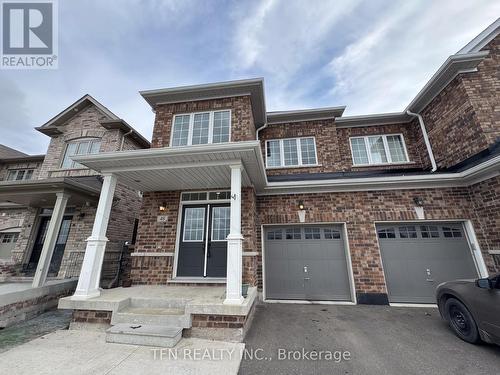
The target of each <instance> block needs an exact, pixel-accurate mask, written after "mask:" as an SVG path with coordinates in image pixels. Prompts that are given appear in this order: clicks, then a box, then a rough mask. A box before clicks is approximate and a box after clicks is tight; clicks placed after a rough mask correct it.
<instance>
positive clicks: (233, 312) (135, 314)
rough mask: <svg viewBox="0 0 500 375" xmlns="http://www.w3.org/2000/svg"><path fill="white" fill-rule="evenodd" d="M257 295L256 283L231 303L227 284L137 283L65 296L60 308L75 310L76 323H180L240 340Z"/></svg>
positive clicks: (195, 333)
mask: <svg viewBox="0 0 500 375" xmlns="http://www.w3.org/2000/svg"><path fill="white" fill-rule="evenodd" d="M256 299H257V288H256V287H250V288H249V289H248V292H247V294H246V296H245V297H244V298H243V301H242V303H241V304H238V305H231V304H227V303H224V302H225V300H226V288H225V286H185V285H183V286H180V285H168V286H164V285H137V286H132V287H129V288H123V287H120V288H114V289H106V290H102V291H101V293H100V295H99V296H97V297H94V298H90V299H86V300H79V299H74V298H72V297H71V296H69V297H65V298H61V299H60V300H59V308H60V309H73V310H74V313H73V321H72V323H71V325H70V329H93V330H96V329H97V330H108V334H110V333H111V334H113V331H112V329H113V328H115V327H116V326H118V327H120V326H126V325H128V326H130V325H133V324H135V325H137V326H141V325H143V326H144V327H147V326H151V327H153V329H156V330H157V331H161V328H160V327H168V328H180V329H181V335H182V336H183V337H197V338H207V339H217V340H227V341H236V342H239V341H242V340H243V338H244V336H245V333H246V331H247V329H248V327H249V326H250V323H251V319H252V317H253V310H254V307H255V302H256ZM111 326H115V327H113V328H111V329H110V327H111ZM155 327H156V328H155ZM138 328H141V327H138ZM123 329H124V328H123V327H122V330H123ZM122 332H123V331H122ZM179 338H180V337H179ZM143 344H144V345H148V341H145V342H144V343H143Z"/></svg>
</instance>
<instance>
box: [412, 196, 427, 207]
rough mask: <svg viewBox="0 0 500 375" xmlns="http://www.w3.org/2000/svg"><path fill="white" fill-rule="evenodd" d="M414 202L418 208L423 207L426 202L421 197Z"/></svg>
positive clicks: (414, 199)
mask: <svg viewBox="0 0 500 375" xmlns="http://www.w3.org/2000/svg"><path fill="white" fill-rule="evenodd" d="M413 202H414V203H415V206H417V207H422V206H423V205H424V200H423V199H422V198H421V197H415V198H413Z"/></svg>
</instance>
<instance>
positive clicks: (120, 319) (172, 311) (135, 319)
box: [111, 306, 191, 328]
mask: <svg viewBox="0 0 500 375" xmlns="http://www.w3.org/2000/svg"><path fill="white" fill-rule="evenodd" d="M122 323H128V324H148V325H149V324H152V325H157V326H164V327H180V328H190V327H191V314H186V313H185V312H184V309H179V308H172V307H166V308H151V307H131V306H130V307H125V308H123V309H121V310H120V311H117V312H114V313H113V315H112V317H111V324H122Z"/></svg>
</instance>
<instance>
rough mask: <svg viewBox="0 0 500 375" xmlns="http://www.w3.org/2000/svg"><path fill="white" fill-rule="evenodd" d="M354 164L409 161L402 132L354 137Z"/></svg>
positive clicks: (352, 139)
mask: <svg viewBox="0 0 500 375" xmlns="http://www.w3.org/2000/svg"><path fill="white" fill-rule="evenodd" d="M350 142H351V151H352V161H353V164H354V165H372V164H375V165H376V164H391V163H407V162H408V161H409V160H408V153H407V152H406V146H405V143H404V139H403V136H402V135H401V134H390V135H370V136H365V137H352V138H351V139H350Z"/></svg>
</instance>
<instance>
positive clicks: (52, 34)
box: [1, 0, 58, 69]
mask: <svg viewBox="0 0 500 375" xmlns="http://www.w3.org/2000/svg"><path fill="white" fill-rule="evenodd" d="M1 5H2V6H1V13H2V15H1V19H2V30H1V32H2V38H1V40H2V49H1V52H2V55H1V67H2V68H3V69H55V68H57V42H58V40H57V3H56V2H55V1H53V0H43V1H42V0H31V1H29V2H25V1H13V0H10V1H8V0H4V1H3V2H2V3H1Z"/></svg>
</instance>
